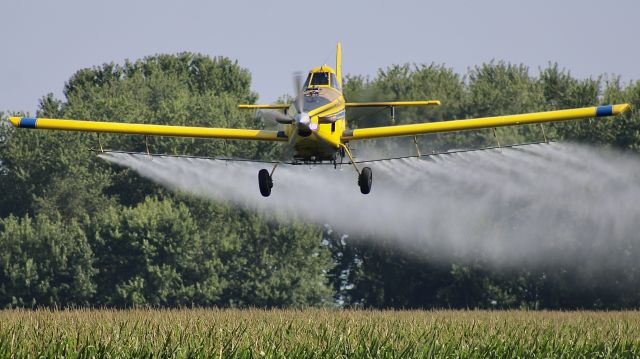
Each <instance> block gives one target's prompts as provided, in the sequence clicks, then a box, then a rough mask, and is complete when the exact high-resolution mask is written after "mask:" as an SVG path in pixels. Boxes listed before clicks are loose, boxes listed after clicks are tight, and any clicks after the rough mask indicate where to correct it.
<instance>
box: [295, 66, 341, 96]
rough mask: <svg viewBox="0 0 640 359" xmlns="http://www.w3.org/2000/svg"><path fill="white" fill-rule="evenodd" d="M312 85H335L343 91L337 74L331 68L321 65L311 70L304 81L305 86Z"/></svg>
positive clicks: (335, 87) (334, 86)
mask: <svg viewBox="0 0 640 359" xmlns="http://www.w3.org/2000/svg"><path fill="white" fill-rule="evenodd" d="M310 87H333V88H334V89H336V90H338V91H341V89H340V84H339V83H338V81H337V80H336V74H335V72H333V71H332V70H331V69H330V68H325V67H324V66H323V67H320V68H319V69H313V70H311V72H309V76H307V79H306V80H305V82H304V88H305V89H307V88H310Z"/></svg>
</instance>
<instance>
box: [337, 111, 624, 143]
mask: <svg viewBox="0 0 640 359" xmlns="http://www.w3.org/2000/svg"><path fill="white" fill-rule="evenodd" d="M629 108H631V106H630V105H629V104H627V103H624V104H619V105H608V106H595V107H584V108H575V109H569V110H559V111H546V112H535V113H525V114H521V115H508V116H496V117H484V118H476V119H469V120H454V121H440V122H427V123H416V124H412V125H397V126H382V127H370V128H359V129H356V130H347V131H344V132H343V134H342V140H343V141H353V140H363V139H367V138H380V137H395V136H412V135H419V134H425V133H437V132H454V131H464V130H475V129H481V128H494V127H502V126H513V125H527V124H532V123H543V122H555V121H567V120H576V119H580V118H590V117H604V116H614V115H618V114H620V113H623V112H625V111H627V110H629Z"/></svg>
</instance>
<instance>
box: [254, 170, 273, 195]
mask: <svg viewBox="0 0 640 359" xmlns="http://www.w3.org/2000/svg"><path fill="white" fill-rule="evenodd" d="M258 185H260V193H261V194H262V195H263V196H264V197H269V195H270V194H271V188H272V187H273V181H272V180H271V175H269V171H267V170H265V169H261V170H260V172H258Z"/></svg>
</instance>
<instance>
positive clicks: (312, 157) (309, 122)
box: [286, 65, 346, 161]
mask: <svg viewBox="0 0 640 359" xmlns="http://www.w3.org/2000/svg"><path fill="white" fill-rule="evenodd" d="M320 75H322V76H323V78H324V77H326V78H327V82H326V83H325V82H320V81H316V83H315V84H314V82H313V78H314V77H315V76H320ZM318 83H320V84H318ZM299 96H302V99H301V100H300V101H299V100H296V101H294V104H298V103H300V104H302V105H301V106H302V109H299V108H297V107H299V106H300V105H296V106H295V107H296V110H297V112H298V115H297V116H304V117H305V118H304V119H303V120H300V119H299V117H296V118H297V120H296V121H295V122H293V123H292V124H291V125H289V126H287V129H286V135H287V138H289V139H292V140H293V141H294V143H293V144H292V145H293V148H294V155H293V156H294V158H295V159H297V160H302V161H326V160H333V159H335V156H336V153H337V152H338V150H339V149H340V144H341V143H342V141H341V136H342V133H343V132H344V130H345V128H346V111H345V99H344V96H343V94H342V91H341V89H340V86H339V85H338V83H337V82H336V80H335V72H334V70H333V69H332V68H330V67H328V66H326V65H325V66H321V67H319V68H316V69H313V70H311V72H310V74H309V77H308V78H307V81H306V83H305V84H304V86H303V91H302V93H301V94H300V95H299Z"/></svg>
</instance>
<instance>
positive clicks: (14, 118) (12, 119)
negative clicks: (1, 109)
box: [9, 116, 20, 127]
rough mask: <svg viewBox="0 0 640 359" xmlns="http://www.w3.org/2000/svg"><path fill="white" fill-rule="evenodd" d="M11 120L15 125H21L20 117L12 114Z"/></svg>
mask: <svg viewBox="0 0 640 359" xmlns="http://www.w3.org/2000/svg"><path fill="white" fill-rule="evenodd" d="M9 122H10V123H11V124H12V125H13V127H19V126H20V117H14V116H11V117H9Z"/></svg>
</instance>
